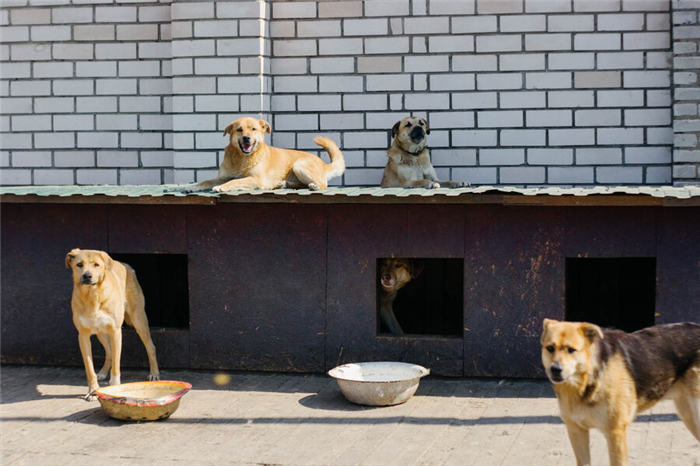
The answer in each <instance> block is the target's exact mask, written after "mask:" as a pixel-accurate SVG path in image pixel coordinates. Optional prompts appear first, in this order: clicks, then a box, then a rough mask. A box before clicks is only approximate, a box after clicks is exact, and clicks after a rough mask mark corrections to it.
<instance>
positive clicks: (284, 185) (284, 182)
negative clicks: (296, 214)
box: [273, 180, 289, 189]
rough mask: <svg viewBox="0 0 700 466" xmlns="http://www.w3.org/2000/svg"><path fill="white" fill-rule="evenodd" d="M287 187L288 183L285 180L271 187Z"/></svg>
mask: <svg viewBox="0 0 700 466" xmlns="http://www.w3.org/2000/svg"><path fill="white" fill-rule="evenodd" d="M288 187H289V183H287V180H282V181H280V182H279V183H277V185H276V186H275V187H274V188H273V189H287V188H288Z"/></svg>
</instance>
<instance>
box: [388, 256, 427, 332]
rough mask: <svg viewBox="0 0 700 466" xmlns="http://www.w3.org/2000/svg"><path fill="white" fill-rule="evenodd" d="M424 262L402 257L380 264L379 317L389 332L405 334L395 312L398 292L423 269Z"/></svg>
mask: <svg viewBox="0 0 700 466" xmlns="http://www.w3.org/2000/svg"><path fill="white" fill-rule="evenodd" d="M423 267H424V264H423V263H422V262H418V261H415V260H413V259H405V258H402V257H397V258H387V259H384V260H382V263H381V265H380V268H379V269H380V270H379V272H380V278H379V284H380V286H381V288H380V289H379V290H380V291H379V317H380V318H381V321H382V323H383V324H384V325H385V326H386V328H387V329H388V330H389V333H393V334H395V335H403V333H404V332H403V328H401V324H400V323H399V321H398V319H397V318H396V315H395V314H394V301H395V300H396V294H397V293H398V292H399V290H400V289H401V288H403V287H404V286H406V285H407V284H408V282H410V281H411V280H413V279H414V278H416V277H417V276H418V275H420V273H421V272H422V271H423Z"/></svg>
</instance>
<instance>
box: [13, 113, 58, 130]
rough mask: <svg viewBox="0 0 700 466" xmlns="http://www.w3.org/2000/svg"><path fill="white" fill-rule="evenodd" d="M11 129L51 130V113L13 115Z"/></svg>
mask: <svg viewBox="0 0 700 466" xmlns="http://www.w3.org/2000/svg"><path fill="white" fill-rule="evenodd" d="M12 131H15V132H17V131H51V115H15V116H13V117H12Z"/></svg>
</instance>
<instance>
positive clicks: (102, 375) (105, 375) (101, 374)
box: [97, 372, 109, 380]
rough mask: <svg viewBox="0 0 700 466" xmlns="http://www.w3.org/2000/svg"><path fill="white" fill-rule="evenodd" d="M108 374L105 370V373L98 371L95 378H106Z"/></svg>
mask: <svg viewBox="0 0 700 466" xmlns="http://www.w3.org/2000/svg"><path fill="white" fill-rule="evenodd" d="M108 375H109V372H107V373H105V374H103V373H101V372H100V373H99V374H97V380H107V376H108Z"/></svg>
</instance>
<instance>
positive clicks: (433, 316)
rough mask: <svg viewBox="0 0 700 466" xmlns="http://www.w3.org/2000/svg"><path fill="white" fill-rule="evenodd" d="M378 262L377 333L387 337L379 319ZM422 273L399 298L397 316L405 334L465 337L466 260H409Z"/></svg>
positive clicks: (379, 264)
mask: <svg viewBox="0 0 700 466" xmlns="http://www.w3.org/2000/svg"><path fill="white" fill-rule="evenodd" d="M384 260H385V258H378V259H377V273H376V281H375V283H376V285H377V332H378V334H379V335H388V334H389V331H388V329H387V328H386V327H385V326H384V325H383V323H382V321H381V317H380V306H381V303H380V290H381V286H382V285H381V283H380V278H381V264H382V261H384ZM410 260H412V261H414V263H417V264H422V266H423V268H422V271H421V273H420V274H419V275H418V276H417V277H415V278H414V279H413V280H411V281H410V282H408V284H407V285H406V286H404V287H403V288H402V289H401V290H399V291H398V293H397V295H396V300H395V301H394V303H393V309H394V315H395V316H396V319H397V320H398V321H399V324H400V325H401V327H402V329H403V331H404V334H405V335H406V336H410V335H437V336H460V337H461V336H462V335H463V326H464V317H463V316H464V312H463V308H464V259H461V258H458V259H451V258H450V259H444V258H439V259H438V258H410Z"/></svg>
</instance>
